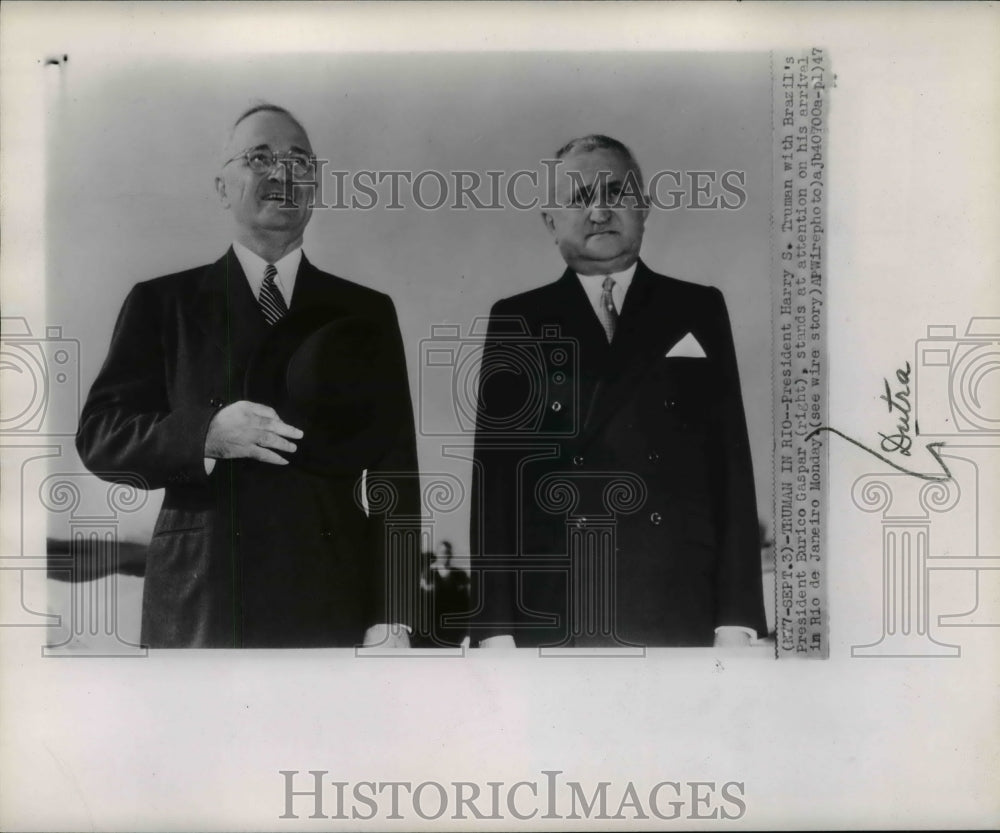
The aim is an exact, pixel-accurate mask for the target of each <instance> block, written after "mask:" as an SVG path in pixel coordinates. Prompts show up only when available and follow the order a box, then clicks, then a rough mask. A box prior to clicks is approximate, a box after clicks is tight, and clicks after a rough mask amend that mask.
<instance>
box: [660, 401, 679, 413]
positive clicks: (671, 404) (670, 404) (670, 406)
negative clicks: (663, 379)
mask: <svg viewBox="0 0 1000 833" xmlns="http://www.w3.org/2000/svg"><path fill="white" fill-rule="evenodd" d="M663 407H664V408H666V409H667V410H668V411H672V410H673V409H674V408H676V407H677V400H676V399H667V400H665V401H664V402H663Z"/></svg>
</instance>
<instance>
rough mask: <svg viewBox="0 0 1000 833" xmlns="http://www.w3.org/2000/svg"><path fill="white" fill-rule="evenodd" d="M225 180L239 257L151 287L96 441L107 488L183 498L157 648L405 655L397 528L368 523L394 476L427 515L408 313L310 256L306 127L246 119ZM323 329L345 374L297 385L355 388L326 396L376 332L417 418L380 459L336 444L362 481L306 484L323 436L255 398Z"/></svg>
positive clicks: (401, 397)
mask: <svg viewBox="0 0 1000 833" xmlns="http://www.w3.org/2000/svg"><path fill="white" fill-rule="evenodd" d="M221 161H222V165H221V169H220V171H219V174H218V176H217V177H216V179H215V187H216V191H217V193H218V196H219V200H220V202H221V205H222V207H223V208H224V209H226V210H228V211H229V213H230V215H231V217H232V219H233V224H234V240H233V244H232V246H231V247H230V248H229V249H228V251H227V252H226V253H225V254H224V255H223V256H222V258H221V259H220V260H218V261H217V262H216V263H214V264H211V265H209V266H204V267H200V268H196V269H191V270H188V271H185V272H180V273H178V274H174V275H169V276H166V277H163V278H158V279H155V280H152V281H145V282H142V283H139V284H137V285H136V286H135V287H133V289H132V291H131V292H130V293H129V296H128V298H127V299H126V301H125V304H124V306H123V308H122V311H121V313H120V315H119V318H118V323H117V324H116V327H115V330H114V335H113V337H112V342H111V346H110V349H109V353H108V357H107V359H106V361H105V363H104V366H103V368H102V369H101V371H100V374H99V375H98V377H97V379H96V381H95V382H94V385H93V387H92V389H91V391H90V394H89V396H88V399H87V402H86V405H85V406H84V409H83V413H82V415H81V418H80V426H79V430H78V434H77V447H78V449H79V451H80V456H81V458H82V459H83V461H84V463H85V464H86V465H87V467H88V468H89V469H90V470H91V471H93V472H94V473H95V474H97V475H99V476H101V477H103V478H105V479H109V480H122V479H127V478H129V477H134V476H136V475H137V476H139V477H140V478H142V480H143V481H144V483H145V484H146V485H147V487H148V488H150V489H157V488H165V490H166V491H165V496H164V501H163V506H162V509H161V511H160V515H159V518H158V520H157V524H156V528H155V530H154V533H153V539H152V542H151V544H150V547H149V551H148V556H147V569H146V579H145V585H144V591H143V612H142V641H143V644H146V645H149V646H151V647H171V648H181V647H325V646H326V647H330V646H334V647H335V646H341V647H350V646H355V645H357V644H359V643H362V642H363V643H364V644H366V645H374V644H379V645H383V646H389V647H405V646H406V645H407V644H408V636H407V631H406V628H405V627H403V626H404V625H408V624H409V623H408V622H404V621H401V617H400V616H397V615H396V614H395V612H393V613H390V611H389V610H388V609H387V587H386V574H387V570H386V561H385V559H386V553H387V545H386V534H385V533H386V530H385V523H384V516H381V515H378V514H375V513H369V511H368V505H367V500H366V498H367V497H368V495H367V494H366V491H365V490H366V485H365V484H367V483H369V482H370V481H371V478H372V477H373V476H379V475H381V474H382V473H385V476H386V477H387V478H389V480H388V482H390V483H392V484H393V487H394V488H395V489H396V495H395V497H396V503H397V506H396V508H397V510H398V511H399V512H400V513H405V514H408V515H414V516H416V515H418V514H419V496H418V492H417V485H416V477H415V472H416V469H417V463H416V442H415V437H414V428H413V416H412V406H411V404H410V394H409V386H408V378H407V373H406V366H405V358H404V356H403V348H402V341H401V338H400V334H399V325H398V322H397V319H396V314H395V309H394V307H393V304H392V302H391V300H390V299H389V298H388V297H387V296H385V295H383V294H381V293H378V292H375V291H374V290H371V289H367V288H365V287H362V286H359V285H357V284H354V283H352V282H350V281H346V280H344V279H342V278H338V277H335V276H333V275H330V274H327V273H325V272H321V271H320V270H319V269H317V268H316V267H315V266H313V265H312V264H311V263H310V262H309V261H308V260H307V259H306V257H305V256H304V255H303V253H302V239H303V232H304V231H305V228H306V226H307V225H308V223H309V220H310V218H311V216H312V196H313V193H312V189H313V188H314V187H315V179H316V168H317V166H316V162H315V158H314V156H313V151H312V145H311V144H310V142H309V138H308V136H307V135H306V132H305V130H304V129H303V128H302V126H301V124H300V123H299V122H298V120H297V119H295V118H294V117H293V116H292V115H291V113H289V112H288V111H287V110H285V109H284V108H282V107H278V106H275V105H270V104H264V105H258V106H255V107H253V108H251V109H249V110H247V111H246V112H245V113H243V114H242V115H241V116H240V117H239V118H238V119H237V120H236V122H235V124H234V126H233V128H232V131H231V134H230V136H229V141H228V143H227V145H226V149H225V154H224V156H223V157H222V160H221ZM328 311H329V312H328ZM327 315H329V318H330V320H329V321H327V318H326V316H327ZM310 317H311V318H315V319H318V321H319V323H320V324H322V325H324V326H325V325H329V326H326V329H325V330H323V332H325V333H331V332H332V333H333V335H334V337H335V340H334V341H333V342H332V343H334V344H335V345H336V346H337V349H338V353H337V354H336V355H333V356H332V362H331V361H325V360H324V359H325V358H326V357H327V354H324V353H322V352H320V353H318V354H316V355H311V356H309V357H307V358H308V360H309V361H308V362H307V361H306V360H305V359H303V360H302V361H299V364H298V365H296V368H297V369H296V370H295V372H296V373H299V375H301V371H302V367H306V369H307V371H309V372H311V373H313V374H314V375H315V376H316V377H317V378H316V379H315V384H313V381H312V380H310V379H308V378H307V379H305V380H302V379H299V380H298V382H297V384H298V385H299V387H300V388H301V387H303V385H304V386H305V387H306V388H309V387H312V388H315V389H317V390H318V391H319V394H318V395H322V391H323V390H324V389H326V388H329V387H330V386H334V387H335V386H336V382H337V380H336V379H330V378H324V370H325V369H327V367H328V366H329V365H330V364H331V363H341V362H348V363H349V362H354V361H355V360H356V356H355V354H356V353H357V354H361V353H362V352H363V351H364V350H365V349H366V346H365V345H366V344H369V343H371V342H370V341H369V342H365V344H362V343H360V342H358V343H354V342H351V341H350V338H351V333H354V332H356V331H357V328H358V326H362V327H367V328H368V329H369V331H371V332H374V333H376V337H377V338H378V339H379V342H378V343H379V344H380V345H388V346H387V347H385V348H383V349H380V355H383V354H384V355H387V356H388V358H387V359H386V361H385V363H384V364H383V365H380V367H384V368H385V369H384V372H383V373H380V374H379V378H378V380H377V381H378V385H380V386H381V388H380V390H381V392H383V393H384V392H385V391H388V392H389V395H390V397H391V401H393V402H395V403H398V407H396V408H391V409H388V410H392V411H398V414H394V415H393V421H392V423H391V426H392V428H391V430H390V429H386V431H385V435H384V436H377V437H374V438H373V437H372V436H371V434H370V432H369V434H368V435H366V437H367V439H366V443H364V444H362V443H360V442H353V441H352V437H350V436H337V435H336V431H333V432H332V433H333V436H325V437H324V442H325V445H322V446H315V447H320V448H325V449H327V459H329V457H330V454H331V452H329V449H330V448H333V449H335V450H336V449H337V448H338V447H342V448H344V449H345V452H344V456H345V458H347V457H349V458H350V460H351V462H350V463H349V464H348V463H344V465H336V464H337V463H338V462H342V461H338V460H334V461H333V462H334V465H332V466H329V467H325V466H324V465H305V463H304V462H303V460H304V458H303V456H302V453H303V451H304V450H306V449H308V448H310V447H311V446H309V445H306V444H307V443H309V442H310V440H314V439H315V436H308V435H307V434H306V432H304V431H303V426H302V425H295V424H290V423H291V420H289V421H288V422H286V421H285V420H284V419H283V418H282V417H283V415H282V414H281V413H279V412H277V410H276V409H275V408H274V407H272V405H271V404H268V403H266V402H263V401H253V400H252V399H251V398H250V397H249V396H247V388H246V387H245V385H249V381H248V380H250V379H251V378H252V377H251V374H250V373H248V368H249V369H250V370H251V371H252V370H253V368H255V367H258V368H259V367H261V366H263V367H265V368H268V367H269V366H268V360H269V359H272V358H273V352H274V350H277V349H279V348H280V347H281V345H283V344H285V345H287V343H288V340H289V339H295V338H298V337H299V336H300V335H301V334H300V333H298V332H297V330H296V329H295V327H297V326H299V324H300V322H301V321H303V320H306V321H309V320H310ZM345 321H346V322H351V324H350V325H349V326H345V327H343V328H341V329H337V328H338V326H339V324H340V323H342V322H345ZM315 323H316V322H312V324H315ZM293 325H294V326H293ZM352 327H353V329H352ZM303 333H305V334H306V335H308V334H309V331H308V330H303ZM345 333H346V335H344V334H345ZM304 343H315V339H313V341H312V342H310V341H309V339H308V338H306V339H305V342H304ZM297 346H298V344H297V342H293V347H297ZM272 347H273V350H272ZM269 350H271V352H272V355H270V356H269V355H268V351H269ZM314 352H315V351H314ZM345 354H346V355H345ZM294 355H295V356H298V355H299V354H298V353H296V354H294ZM317 355H318V356H320V357H321V358H320V359H319V360H317V358H316V356H317ZM363 358H364V356H363V355H361V356H360V358H358V360H363ZM291 361H292V362H294V361H296V359H294V358H293V359H292V360H291ZM309 362H311V363H309ZM345 366H346V365H345ZM292 367H293V365H292V363H289V364H288V367H287V368H286V367H285V366H283V365H280V364H279V365H277V366H276V368H277V369H275V368H270V369H269V370H267V372H266V373H265V374H264V376H265V377H266V378H264V379H263V381H262V382H261V381H259V380H258V381H259V383H260V384H262V385H263V389H267V386H268V385H269V384H271V383H272V381H273V384H274V385H275V386H276V387H277V388H281V386H282V385H284V384H285V381H284V378H285V376H286V375H287V373H291V372H292V370H291V368H292ZM245 380H247V381H245ZM323 401H325V400H323ZM349 406H350V403H345V409H346V410H350V407H349ZM338 410H339V409H338ZM339 415H340V414H338V413H330V414H329V417H330V419H329V422H330V423H334V422H335V421H336V418H337V417H338V416H339ZM326 422H327V420H326V419H325V414H323V415H321V419H320V420H319V421H318V422H317V423H315V427H313V428H310V432H312V433H313V434H314V435H315V434H317V433H318V434H322V433H323V432H324V431H326V430H327V426H326ZM379 424H380V425H381V422H380V423H379ZM338 443H342V444H343V445H342V446H338V445H337V444H338ZM300 445H301V446H303V447H302V448H301V449H300V448H299V446H300ZM369 446H370V450H369ZM359 449H360V450H359ZM297 453H298V454H297ZM333 453H336V451H334V452H333ZM397 475H398V479H397V480H392V478H393V477H396V476H397ZM394 610H395V609H394Z"/></svg>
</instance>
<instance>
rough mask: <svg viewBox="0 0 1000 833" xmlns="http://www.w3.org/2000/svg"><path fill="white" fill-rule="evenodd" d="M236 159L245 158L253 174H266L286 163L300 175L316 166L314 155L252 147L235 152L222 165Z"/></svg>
mask: <svg viewBox="0 0 1000 833" xmlns="http://www.w3.org/2000/svg"><path fill="white" fill-rule="evenodd" d="M237 159H243V160H245V161H246V163H247V167H248V168H249V169H250V170H251V171H253V172H254V173H255V174H266V173H268V172H269V171H271V170H272V169H273V168H274V166H275V165H279V164H281V165H285V164H287V165H288V166H289V168H291V171H292V174H293V175H295V176H301V175H304V174H310V173H312V172H313V170H314V169H315V167H316V159H315V157H312V156H306V155H305V154H304V153H276V152H275V151H273V150H271V149H270V148H254V149H253V150H245V151H243V152H242V153H237V154H236V156H234V157H233V158H232V159H230V160H228V161H227V162H225V163H224V164H223V165H222V167H223V168H224V167H226V165H228V164H229V163H230V162H235V161H236V160H237Z"/></svg>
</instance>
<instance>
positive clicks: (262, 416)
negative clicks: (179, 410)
mask: <svg viewBox="0 0 1000 833" xmlns="http://www.w3.org/2000/svg"><path fill="white" fill-rule="evenodd" d="M301 438H302V431H300V430H299V429H298V428H295V427H293V426H291V425H286V424H285V423H284V422H282V421H281V418H280V417H279V416H278V415H277V413H275V410H274V408H271V407H269V406H267V405H259V404H257V403H256V402H247V401H245V400H243V401H240V402H234V403H233V404H232V405H227V406H226V407H225V408H223V409H222V410H221V411H219V412H218V413H217V414H216V415H215V416H214V417H212V421H211V422H210V423H209V424H208V436H207V437H206V438H205V456H206V457H216V458H219V459H227V458H236V457H249V458H251V459H253V460H260V462H262V463H273V464H274V465H276V466H287V465H288V460H286V459H285V458H284V457H282V456H280V455H279V454H275V451H287V452H289V453H291V452H293V451H295V449H296V447H297V446H296V445H295V443H293V442H289V440H290V439H291V440H298V439H301Z"/></svg>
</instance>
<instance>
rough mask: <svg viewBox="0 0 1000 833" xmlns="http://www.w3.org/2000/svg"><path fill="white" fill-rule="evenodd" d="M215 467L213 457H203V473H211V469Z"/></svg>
mask: <svg viewBox="0 0 1000 833" xmlns="http://www.w3.org/2000/svg"><path fill="white" fill-rule="evenodd" d="M214 468H215V458H214V457H206V458H205V474H211V473H212V470H213V469H214Z"/></svg>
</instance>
